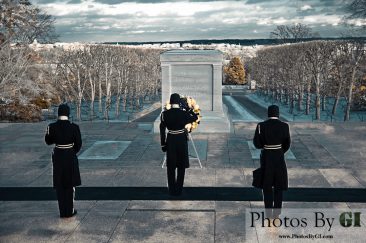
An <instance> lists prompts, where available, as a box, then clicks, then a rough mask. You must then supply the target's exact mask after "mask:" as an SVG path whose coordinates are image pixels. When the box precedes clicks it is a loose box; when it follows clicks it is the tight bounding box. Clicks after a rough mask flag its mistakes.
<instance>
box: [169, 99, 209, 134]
mask: <svg viewBox="0 0 366 243" xmlns="http://www.w3.org/2000/svg"><path fill="white" fill-rule="evenodd" d="M180 99H181V102H180V104H179V108H180V109H182V110H185V111H193V112H194V113H195V114H196V115H197V117H198V118H197V120H196V121H194V122H192V123H188V124H187V125H186V126H185V128H186V129H187V131H188V132H192V131H193V130H194V129H196V128H197V127H198V124H200V122H201V118H202V116H201V109H200V106H199V105H198V104H197V102H196V100H195V99H193V98H192V97H190V96H181V97H180ZM171 108H172V105H171V104H170V102H169V101H167V102H166V104H165V106H164V110H170V109H171Z"/></svg>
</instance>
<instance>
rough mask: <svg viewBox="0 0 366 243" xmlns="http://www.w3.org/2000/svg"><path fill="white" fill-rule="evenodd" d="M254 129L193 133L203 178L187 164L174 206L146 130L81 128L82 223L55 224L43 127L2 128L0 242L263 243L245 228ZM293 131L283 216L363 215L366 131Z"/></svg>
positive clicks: (140, 125) (300, 127)
mask: <svg viewBox="0 0 366 243" xmlns="http://www.w3.org/2000/svg"><path fill="white" fill-rule="evenodd" d="M234 105H235V104H234V103H233V106H234ZM255 125H256V123H255V122H253V121H248V122H241V121H234V123H233V129H232V130H233V132H232V133H230V134H194V133H193V134H192V136H193V138H194V141H195V143H196V146H197V148H198V154H199V156H200V158H201V162H202V165H203V168H202V169H201V168H199V166H198V162H197V161H196V160H193V159H192V161H191V168H190V169H188V170H187V171H186V179H185V186H186V187H187V189H186V191H185V192H184V194H183V196H182V197H181V198H170V197H169V196H167V195H166V193H165V192H166V170H165V169H163V168H162V167H161V166H162V163H163V160H164V154H163V153H162V152H161V151H160V144H159V137H158V136H157V135H156V134H152V133H151V129H152V123H150V122H132V123H109V124H108V123H105V122H94V123H91V122H83V123H80V128H81V132H82V137H83V148H82V151H81V153H80V159H79V164H80V171H81V178H82V184H83V185H82V186H81V187H80V188H78V189H77V198H76V199H77V200H76V202H75V207H76V208H77V209H78V215H77V216H76V217H74V218H71V219H59V218H58V209H57V202H56V201H55V200H54V199H55V194H54V192H53V190H52V188H51V187H52V163H51V160H50V154H51V151H52V147H51V146H50V147H47V146H46V145H45V143H44V141H43V139H44V138H43V136H44V132H45V129H46V126H47V123H45V122H42V123H35V124H20V123H18V124H10V123H0V192H1V193H0V242H245V241H246V242H268V240H267V238H263V235H262V233H263V232H261V230H260V229H258V230H256V231H254V233H253V232H252V231H251V232H249V231H248V227H246V222H248V220H249V219H248V217H247V215H246V210H248V209H253V208H258V209H259V208H261V207H262V202H261V201H260V200H261V198H260V191H258V190H256V189H254V188H252V187H251V179H252V174H251V173H252V170H253V169H254V168H257V167H258V165H259V161H258V158H257V156H256V155H255V152H254V151H252V150H251V147H250V143H248V141H250V140H251V139H252V136H253V134H254V129H255ZM290 126H291V134H292V140H293V143H292V147H291V152H292V154H293V156H292V158H289V159H288V160H287V166H288V172H289V186H290V190H289V191H288V192H286V194H285V201H286V202H285V203H284V208H298V209H302V208H327V209H344V210H347V209H350V210H351V209H359V208H362V209H365V208H366V203H365V202H366V200H365V195H366V190H365V187H366V145H365V138H364V136H365V133H366V123H361V122H360V123H351V124H349V123H291V122H290ZM190 153H191V154H192V155H195V154H194V153H193V151H192V149H191V151H190ZM134 187H136V188H139V190H137V189H136V191H134ZM98 188H99V189H98ZM141 188H142V189H141ZM100 189H102V190H104V189H105V191H106V193H104V194H103V193H100ZM98 190H99V191H98ZM119 190H120V192H123V195H121V193H120V194H118V193H116V192H118V191H119ZM78 192H79V195H78ZM88 192H90V193H88ZM210 193H215V196H212V197H211V196H210ZM286 199H287V200H286ZM364 216H365V215H363V216H362V217H361V222H362V225H363V226H365V223H366V221H365V217H364ZM365 232H366V231H365ZM365 236H366V235H365ZM276 239H277V240H278V238H276ZM273 242H276V240H274V241H273ZM281 242H284V241H283V240H282V239H281ZM289 242H302V241H294V240H290V241H289ZM304 242H310V241H309V240H304ZM315 242H317V241H315ZM319 242H320V241H319ZM329 242H337V240H334V241H329ZM340 242H341V241H340ZM350 242H363V241H361V238H360V239H359V238H355V239H353V240H352V241H350Z"/></svg>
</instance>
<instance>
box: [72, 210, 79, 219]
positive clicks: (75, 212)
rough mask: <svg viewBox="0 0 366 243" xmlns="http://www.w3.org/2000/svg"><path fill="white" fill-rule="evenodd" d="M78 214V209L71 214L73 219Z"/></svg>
mask: <svg viewBox="0 0 366 243" xmlns="http://www.w3.org/2000/svg"><path fill="white" fill-rule="evenodd" d="M77 213H78V211H76V209H74V212H73V213H72V214H71V217H74V216H75V215H76V214H77Z"/></svg>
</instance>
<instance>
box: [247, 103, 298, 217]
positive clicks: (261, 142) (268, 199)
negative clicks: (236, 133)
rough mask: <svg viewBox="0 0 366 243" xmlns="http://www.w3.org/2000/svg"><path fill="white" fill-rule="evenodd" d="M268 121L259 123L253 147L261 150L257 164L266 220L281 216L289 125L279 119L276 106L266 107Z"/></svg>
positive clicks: (285, 185)
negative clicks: (260, 176)
mask: <svg viewBox="0 0 366 243" xmlns="http://www.w3.org/2000/svg"><path fill="white" fill-rule="evenodd" d="M268 118H269V119H268V120H266V121H264V122H260V123H258V125H257V128H256V130H255V135H254V138H253V143H254V146H255V147H256V148H258V149H262V151H261V157H260V158H261V159H260V163H261V168H262V170H263V187H262V188H263V199H264V206H265V208H266V216H267V217H269V218H276V217H278V216H279V214H280V213H281V208H282V192H283V190H287V189H288V178H287V167H286V162H285V153H286V151H287V150H288V149H289V148H290V143H291V138H290V129H289V126H288V124H287V123H285V122H282V121H280V120H279V119H278V118H279V108H278V106H276V105H271V106H269V107H268Z"/></svg>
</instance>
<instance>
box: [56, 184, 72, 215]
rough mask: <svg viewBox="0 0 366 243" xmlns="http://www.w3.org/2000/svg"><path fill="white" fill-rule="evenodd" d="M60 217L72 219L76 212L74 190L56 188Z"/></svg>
mask: <svg viewBox="0 0 366 243" xmlns="http://www.w3.org/2000/svg"><path fill="white" fill-rule="evenodd" d="M56 193H57V201H58V209H59V211H60V217H71V216H72V214H73V212H74V188H73V187H71V188H62V187H60V188H56Z"/></svg>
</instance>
